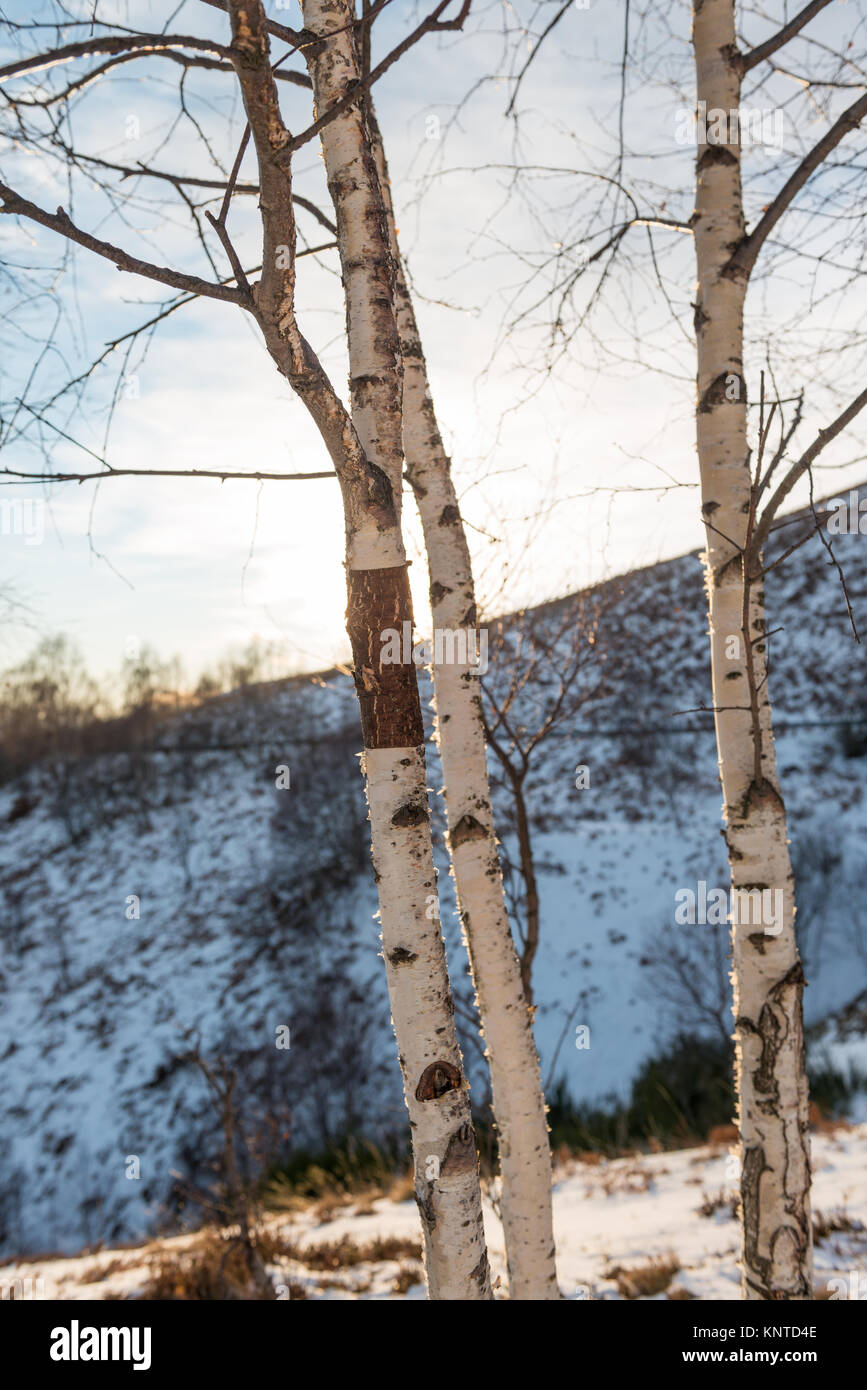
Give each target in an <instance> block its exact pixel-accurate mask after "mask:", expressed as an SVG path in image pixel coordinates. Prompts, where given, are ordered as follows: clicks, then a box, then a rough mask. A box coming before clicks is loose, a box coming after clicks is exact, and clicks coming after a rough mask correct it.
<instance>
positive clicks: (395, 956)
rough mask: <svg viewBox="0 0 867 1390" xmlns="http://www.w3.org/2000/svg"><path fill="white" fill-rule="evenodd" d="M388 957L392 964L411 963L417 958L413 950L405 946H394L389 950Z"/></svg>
mask: <svg viewBox="0 0 867 1390" xmlns="http://www.w3.org/2000/svg"><path fill="white" fill-rule="evenodd" d="M388 959H389V960H390V961H391V963H392V965H412V963H413V961H414V960H418V956H417V955H416V953H415V951H408V950H407V949H406V947H405V946H396V947H395V948H394V950H393V951H390V952H389V956H388Z"/></svg>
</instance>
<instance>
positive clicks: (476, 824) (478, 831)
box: [449, 815, 488, 849]
mask: <svg viewBox="0 0 867 1390" xmlns="http://www.w3.org/2000/svg"><path fill="white" fill-rule="evenodd" d="M487 833H488V832H487V831H486V830H485V827H484V826H483V825H482V823H481V821H477V820H476V818H475V816H471V815H466V816H461V818H460V820H459V821H458V823H457V825H456V826H455V828H454V830H453V831H452V832H451V834H450V835H449V839H450V840H451V844H452V849H459V848H460V846H461V845H465V844H467V842H468V841H470V840H484V839H486V838H487Z"/></svg>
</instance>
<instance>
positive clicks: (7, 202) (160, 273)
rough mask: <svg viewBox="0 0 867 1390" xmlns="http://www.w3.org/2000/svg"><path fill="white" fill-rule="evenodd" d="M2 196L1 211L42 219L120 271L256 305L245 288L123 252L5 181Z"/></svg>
mask: <svg viewBox="0 0 867 1390" xmlns="http://www.w3.org/2000/svg"><path fill="white" fill-rule="evenodd" d="M0 198H2V200H3V206H2V208H0V212H4V213H8V214H11V215H12V216H15V217H26V218H28V219H29V220H30V221H31V222H38V223H39V224H40V226H43V227H48V228H49V229H50V230H51V231H52V232H58V233H59V235H60V236H62V237H65V238H66V239H67V241H74V242H77V243H78V245H79V246H84V247H86V248H87V250H88V251H93V252H95V253H96V255H98V256H103V257H104V258H105V259H106V260H107V261H112V262H113V263H114V264H115V265H116V266H117V268H118V270H126V271H129V272H130V273H131V274H133V275H143V276H144V277H145V279H147V280H157V281H159V283H160V284H161V285H170V286H171V287H172V289H175V290H187V291H189V292H190V293H193V294H201V295H204V296H205V297H206V298H208V299H223V300H226V301H227V302H228V303H230V304H239V305H240V306H241V308H242V309H250V308H251V307H252V302H251V300H250V297H249V295H247V294H245V293H244V292H243V291H242V290H237V289H234V288H233V287H232V286H231V285H220V284H215V283H214V282H213V281H211V280H202V279H200V277H199V276H198V275H187V274H186V273H185V272H183V271H180V270H172V269H170V268H169V267H168V266H159V265H152V264H151V262H150V261H142V260H139V258H138V257H137V256H132V255H130V253H129V252H128V251H122V250H121V249H120V247H119V246H112V244H111V242H108V241H100V240H99V238H98V237H95V236H91V235H90V233H89V232H83V231H82V230H81V228H80V227H76V225H75V223H74V222H73V221H72V220H71V218H70V217H69V216H68V215H67V214H66V213H65V212H64V211H63V208H58V209H57V212H56V213H54V212H46V211H45V209H44V208H40V207H37V206H36V204H35V203H31V202H30V201H29V200H28V199H27V198H22V196H21V194H20V193H16V192H15V191H14V190H13V189H11V188H9V186H8V185H7V184H5V183H0Z"/></svg>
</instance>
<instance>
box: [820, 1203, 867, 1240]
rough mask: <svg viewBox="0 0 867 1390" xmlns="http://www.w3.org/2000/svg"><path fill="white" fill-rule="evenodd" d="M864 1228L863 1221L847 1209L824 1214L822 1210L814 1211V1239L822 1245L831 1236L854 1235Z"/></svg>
mask: <svg viewBox="0 0 867 1390" xmlns="http://www.w3.org/2000/svg"><path fill="white" fill-rule="evenodd" d="M863 1230H864V1225H863V1222H861V1221H859V1220H858V1219H857V1217H852V1216H849V1215H848V1214H847V1213H846V1212H845V1211H835V1212H829V1213H828V1214H827V1215H826V1216H823V1214H822V1212H820V1211H814V1212H813V1241H814V1243H815V1244H816V1245H820V1244H821V1242H822V1241H823V1240H827V1239H828V1237H829V1236H837V1235H853V1234H858V1233H860V1232H862V1231H863Z"/></svg>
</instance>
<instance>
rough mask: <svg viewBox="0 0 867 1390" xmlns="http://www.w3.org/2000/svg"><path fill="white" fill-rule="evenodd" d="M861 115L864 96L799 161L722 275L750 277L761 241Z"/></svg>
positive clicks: (866, 97) (866, 95)
mask: <svg viewBox="0 0 867 1390" xmlns="http://www.w3.org/2000/svg"><path fill="white" fill-rule="evenodd" d="M865 115H867V92H865V93H863V95H862V96H860V97H859V98H858V100H857V101H853V103H852V105H851V106H849V107H847V108H846V110H845V111H844V112H843V114H842V116H840V117H838V119H837V120H836V121H835V122H834V124H833V125H832V126H831V128H830V129H829V130H828V131H826V133H825V134H824V135H823V136H822V139H821V140H819V141H818V142H817V144H815V145H814V146H813V148H812V149H811V150H810V152H809V154H807V155H805V157H804V158H803V159H802V160H801V163H800V164H799V165H798V167H797V169H796V170H795V172H794V173H793V174H792V176H791V178H790V179H788V180H787V182H786V183H784V184H783V187H782V188H781V189H780V191H779V193H778V194H777V196H776V198H774V200H773V202H772V203H771V204H770V206H769V208H768V209H767V211H766V212H765V214H764V216H763V217H762V218H761V220H760V221H759V222H757V223H756V226H755V227H754V228H753V230H752V231H751V232H750V234H749V236H747V237H745V238H744V240H743V241H742V242H741V244H740V246H739V247H738V249H737V250H736V251H735V253H734V255H733V256H732V258H731V260H730V261H729V263H728V265H727V266H726V267H725V270H724V272H723V273H724V274H726V275H731V276H735V275H737V274H742V275H749V274H750V271H751V270H752V268H753V266H754V265H755V263H756V258H757V257H758V254H759V251H760V250H761V249H762V246H763V245H764V243H765V240H766V239H767V237H768V235H769V233H770V232H771V231H772V230H773V229H774V227H775V226H776V225H777V223H778V222H779V220H780V218H781V217H782V215H783V213H784V212H785V211H786V209H787V208H788V206H789V204H790V203H791V202H792V199H793V198H794V197H795V195H796V193H799V192H800V190H801V189H802V188H803V187H804V184H805V183H806V182H807V179H808V178H809V177H810V175H811V174H812V173H813V172H814V171H815V170H816V169H818V168H819V166H820V164H822V163H823V162H824V161H825V160H826V159H827V157H828V155H829V154H830V153H831V151H832V150H833V149H835V148H836V147H837V145H839V143H840V141H841V140H843V139H844V138H845V137H846V136H847V135H848V134H849V132H850V131H852V130H855V129H857V127H858V126H859V125H860V124H861V122H862V120H863V119H864V117H865Z"/></svg>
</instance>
